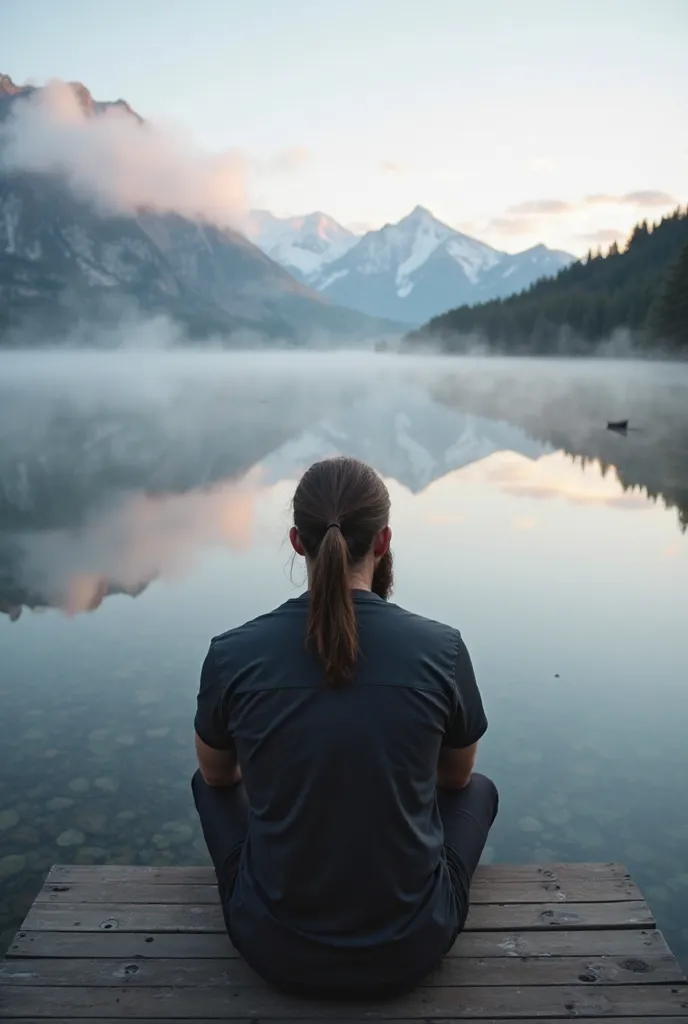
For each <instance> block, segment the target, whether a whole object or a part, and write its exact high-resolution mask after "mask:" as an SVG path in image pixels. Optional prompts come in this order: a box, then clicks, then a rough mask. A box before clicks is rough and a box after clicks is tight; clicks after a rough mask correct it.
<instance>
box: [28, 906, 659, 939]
mask: <svg viewBox="0 0 688 1024" xmlns="http://www.w3.org/2000/svg"><path fill="white" fill-rule="evenodd" d="M653 923H654V922H653V918H652V915H651V914H650V911H649V909H648V908H647V906H646V904H645V903H639V902H631V901H629V902H625V903H575V904H571V905H567V904H560V903H556V904H554V903H550V904H547V903H536V904H530V903H513V904H506V905H502V904H485V905H483V906H474V907H471V909H470V911H469V914H468V919H467V922H466V930H468V931H507V930H508V931H510V930H512V929H514V930H517V931H523V930H525V931H532V930H533V929H538V928H547V929H549V928H557V927H558V928H566V929H569V930H571V929H576V928H648V927H651V926H652V924H653ZM224 928H225V924H224V920H223V917H222V911H221V909H220V906H219V904H218V905H215V906H213V905H211V904H208V905H206V906H194V905H190V904H176V905H174V906H170V905H168V904H162V903H160V904H147V903H141V904H116V903H75V904H60V905H56V904H51V903H34V904H33V906H32V907H31V909H30V910H29V912H28V914H27V915H26V918H25V920H24V923H23V925H22V930H29V931H44V930H45V931H60V932H62V931H77V930H80V931H96V932H97V931H116V930H117V931H137V932H141V931H146V932H150V931H153V932H156V931H159V932H218V931H223V930H224Z"/></svg>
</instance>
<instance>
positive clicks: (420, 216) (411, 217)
mask: <svg viewBox="0 0 688 1024" xmlns="http://www.w3.org/2000/svg"><path fill="white" fill-rule="evenodd" d="M430 221H431V222H432V223H433V224H441V223H442V221H441V220H438V218H437V217H436V216H435V214H434V213H433V212H432V210H428V208H427V206H421V205H420V204H418V205H417V206H414V207H413V209H412V210H411V212H410V213H407V214H406V216H405V217H402V218H401V220H400V221H399V224H408V223H419V222H420V223H426V222H430Z"/></svg>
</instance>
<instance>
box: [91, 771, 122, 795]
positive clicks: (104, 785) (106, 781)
mask: <svg viewBox="0 0 688 1024" xmlns="http://www.w3.org/2000/svg"><path fill="white" fill-rule="evenodd" d="M93 785H94V786H97V787H98V789H102V791H103V793H116V792H117V790H118V789H119V782H118V780H117V779H111V778H109V777H107V776H105V775H103V776H102V777H101V778H100V779H96V781H95V782H94V783H93Z"/></svg>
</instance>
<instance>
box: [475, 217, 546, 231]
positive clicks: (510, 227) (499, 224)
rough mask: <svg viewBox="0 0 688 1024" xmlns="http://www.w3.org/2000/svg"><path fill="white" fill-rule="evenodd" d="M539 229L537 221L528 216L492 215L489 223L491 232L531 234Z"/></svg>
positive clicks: (488, 229) (488, 226)
mask: <svg viewBox="0 0 688 1024" xmlns="http://www.w3.org/2000/svg"><path fill="white" fill-rule="evenodd" d="M535 230H537V223H536V222H535V221H534V220H532V219H528V218H526V217H492V219H491V220H489V221H488V223H487V228H486V231H487V232H488V233H489V234H500V235H529V234H532V232H533V231H535Z"/></svg>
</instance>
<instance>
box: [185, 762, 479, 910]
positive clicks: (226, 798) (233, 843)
mask: <svg viewBox="0 0 688 1024" xmlns="http://www.w3.org/2000/svg"><path fill="white" fill-rule="evenodd" d="M191 789H192V791H193V796H194V801H195V803H196V810H197V811H198V816H199V818H200V819H201V828H202V829H203V836H204V838H205V842H206V846H207V847H208V852H209V854H210V858H211V860H212V862H213V865H214V866H215V873H216V875H217V881H218V888H219V891H220V898H221V900H222V907H223V911H224V914H225V921H227V906H228V903H229V897H230V896H231V893H232V889H233V887H234V882H235V880H236V876H237V871H238V868H239V860H240V858H241V850H242V848H243V845H244V842H245V840H246V834H247V832H248V820H249V807H248V800H247V798H246V790H245V788H244V784H243V783H242V782H240V783H238V784H237V785H236V786H232V787H231V788H229V787H228V788H225V787H213V786H209V785H207V783H206V782H204V781H203V779H202V777H201V774H200V772H198V771H197V772H196V773H195V775H194V776H193V778H192V780H191ZM437 802H438V805H439V811H440V816H441V818H442V825H443V826H444V851H445V857H446V860H447V867H448V869H449V874H450V877H451V880H452V886H453V888H454V892H455V893H456V897H457V901H458V903H459V907H461V908H462V918H463V919H462V920H461V921H460V924H459V929H460V928H462V927H463V924H464V920H465V916H466V913H467V912H468V899H469V890H470V884H471V878H472V877H473V873H474V872H475V869H476V867H477V866H478V861H479V860H480V856H481V854H482V852H483V848H484V846H485V843H486V841H487V836H488V833H489V831H490V827H491V825H492V822H493V821H494V820H495V817H496V815H497V807H498V804H499V798H498V795H497V787H496V786H495V784H494V782H492V780H491V779H488V778H487V776H486V775H479V774H478V773H477V772H476V773H474V774H473V778H472V779H471V781H470V782H469V784H468V785H467V786H466V788H465V789H459V790H456V789H444V788H440V787H438V789H437Z"/></svg>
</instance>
